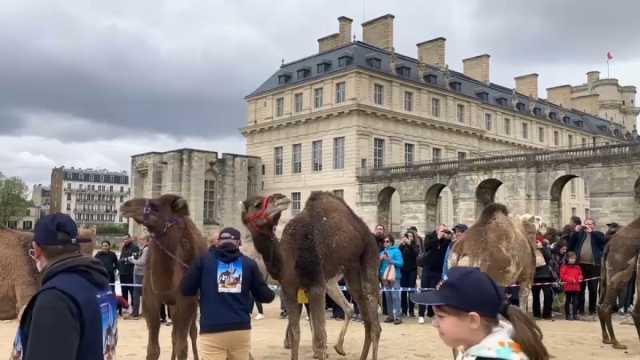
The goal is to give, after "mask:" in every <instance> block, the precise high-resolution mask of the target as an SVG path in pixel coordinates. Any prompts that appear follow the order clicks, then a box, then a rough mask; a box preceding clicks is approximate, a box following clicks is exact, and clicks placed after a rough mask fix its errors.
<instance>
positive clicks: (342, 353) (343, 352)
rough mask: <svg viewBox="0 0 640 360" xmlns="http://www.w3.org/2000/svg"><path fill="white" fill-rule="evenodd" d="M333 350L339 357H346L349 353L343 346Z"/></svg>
mask: <svg viewBox="0 0 640 360" xmlns="http://www.w3.org/2000/svg"><path fill="white" fill-rule="evenodd" d="M333 349H334V350H335V351H336V352H337V353H338V355H342V356H345V355H347V353H346V352H345V351H344V349H343V348H342V346H341V345H334V346H333Z"/></svg>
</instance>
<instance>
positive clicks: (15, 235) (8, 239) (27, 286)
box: [0, 229, 39, 320]
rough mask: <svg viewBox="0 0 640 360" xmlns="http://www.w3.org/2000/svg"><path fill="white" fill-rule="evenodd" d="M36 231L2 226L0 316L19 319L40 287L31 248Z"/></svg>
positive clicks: (1, 317)
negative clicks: (29, 231) (29, 253)
mask: <svg viewBox="0 0 640 360" xmlns="http://www.w3.org/2000/svg"><path fill="white" fill-rule="evenodd" d="M32 240H33V234H32V233H26V232H18V231H14V230H9V229H0V243H2V247H1V248H0V320H9V319H15V318H16V317H17V316H18V314H19V313H20V310H21V309H22V307H23V306H24V305H26V304H27V303H28V302H29V300H30V299H31V297H32V296H33V295H34V294H35V293H36V292H37V291H38V287H39V283H38V278H39V277H38V270H37V269H36V265H35V262H34V261H33V260H32V259H31V258H30V257H29V255H28V251H29V249H30V248H31V241H32Z"/></svg>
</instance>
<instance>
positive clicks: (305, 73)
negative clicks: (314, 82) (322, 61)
mask: <svg viewBox="0 0 640 360" xmlns="http://www.w3.org/2000/svg"><path fill="white" fill-rule="evenodd" d="M309 75H311V69H309V68H302V69H299V70H298V71H297V72H296V76H297V77H298V80H300V79H304V78H306V77H308V76H309Z"/></svg>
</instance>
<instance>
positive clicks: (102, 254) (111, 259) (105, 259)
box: [95, 240, 118, 293]
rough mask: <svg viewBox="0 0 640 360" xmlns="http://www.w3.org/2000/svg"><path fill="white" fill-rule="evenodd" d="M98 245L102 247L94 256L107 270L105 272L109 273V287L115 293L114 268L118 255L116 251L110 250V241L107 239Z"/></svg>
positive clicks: (116, 266) (116, 268) (115, 268)
mask: <svg viewBox="0 0 640 360" xmlns="http://www.w3.org/2000/svg"><path fill="white" fill-rule="evenodd" d="M100 247H101V248H102V249H101V250H100V251H98V253H97V254H96V256H95V258H96V259H98V260H100V262H101V263H102V265H103V266H104V268H105V270H107V274H109V284H113V285H110V287H111V291H113V292H114V293H115V288H116V287H115V282H116V270H118V256H117V255H116V253H114V252H113V251H111V243H110V242H109V241H108V240H104V241H103V242H102V243H100Z"/></svg>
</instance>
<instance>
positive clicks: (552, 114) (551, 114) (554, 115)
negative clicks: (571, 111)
mask: <svg viewBox="0 0 640 360" xmlns="http://www.w3.org/2000/svg"><path fill="white" fill-rule="evenodd" d="M549 119H551V120H557V119H558V113H557V112H555V111H551V112H549Z"/></svg>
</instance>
